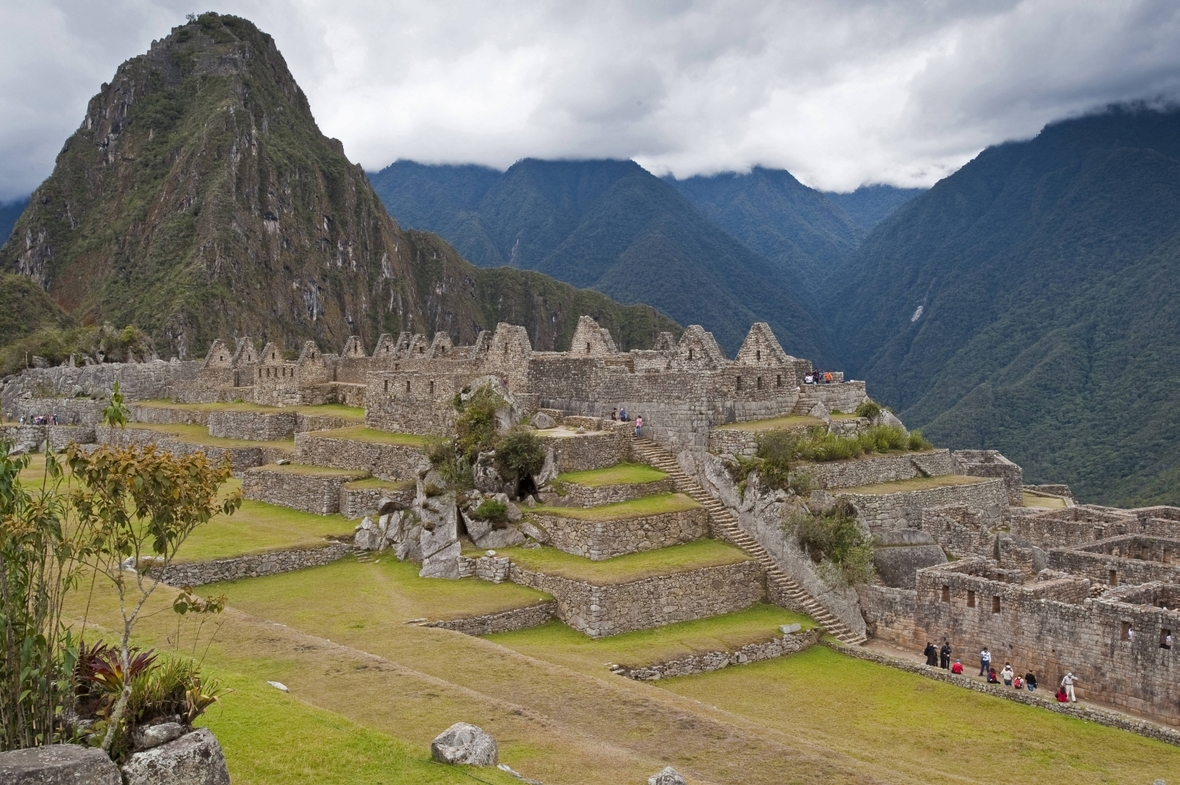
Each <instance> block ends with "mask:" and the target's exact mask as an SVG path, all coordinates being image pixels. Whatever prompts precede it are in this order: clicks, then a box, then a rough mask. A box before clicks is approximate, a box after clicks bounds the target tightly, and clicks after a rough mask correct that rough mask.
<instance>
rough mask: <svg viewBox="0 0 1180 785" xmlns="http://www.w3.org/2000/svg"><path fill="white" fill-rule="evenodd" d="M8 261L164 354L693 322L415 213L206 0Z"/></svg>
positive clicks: (640, 328)
mask: <svg viewBox="0 0 1180 785" xmlns="http://www.w3.org/2000/svg"><path fill="white" fill-rule="evenodd" d="M0 271H8V272H17V273H20V274H22V275H25V276H27V277H29V278H31V279H32V280H34V281H35V282H36V283H38V284H39V285H41V286H42V287H43V288H45V289H46V291H48V293H49V294H50V296H51V297H52V298H53V299H54V301H55V302H57V303H58V304H59V305H61V306H62V307H64V308H65V310H66V311H68V312H70V313H71V314H73V315H74V316H75V317H77V318H78V320H79V321H81V322H83V323H93V322H104V321H105V322H111V323H113V324H116V325H125V324H131V325H136V326H139V327H141V328H143V329H145V330H147V331H148V332H149V333H150V334H151V335H152V336H153V337H154V338H155V339H156V347H157V349H158V351H159V352H160V354H161V355H163V356H165V357H167V356H168V355H169V354H170V353H172V352H176V353H179V354H181V355H184V354H200V353H202V352H203V351H204V349H205V347H206V346H207V345H208V343H209V342H210V341H211V340H212V339H213V338H215V337H225V338H229V337H232V336H234V335H252V336H254V337H255V339H257V340H274V341H278V342H280V343H284V344H286V345H289V346H290V345H293V344H294V343H295V342H296V341H299V340H303V339H307V338H317V339H320V340H321V341H322V344H323V347H324V349H325V350H332V349H339V347H341V346H343V344H344V341H345V340H346V338H347V337H348V336H349V335H351V334H359V335H360V336H361V337H362V338H363V340H364V341H365V343H366V345H367V346H368V347H370V348H372V347H373V345H374V343H375V341H376V338H377V335H378V334H379V333H380V332H382V331H388V332H394V333H396V332H398V331H400V330H404V329H411V330H416V331H421V332H427V333H433V332H435V331H439V330H442V331H447V332H449V333H450V334H451V335H452V337H453V338H454V339H455V340H460V341H470V340H471V339H473V338H474V337H475V334H476V333H477V331H478V330H480V329H484V328H491V327H494V326H495V323H496V322H497V321H499V320H502V319H507V320H510V321H514V322H516V323H520V324H525V325H526V326H528V327H529V329H530V333H531V334H532V338H533V341H534V343H535V345H536V346H537V347H538V348H554V347H555V346H557V345H559V344H560V343H561V341H562V340H565V341H568V340H569V336H570V335H572V333H573V329H574V327H575V326H576V323H577V318H578V316H579V315H580V314H583V313H589V314H591V315H593V316H595V317H596V318H598V319H599V321H600V322H602V323H603V325H604V326H608V327H610V328H611V329H612V331H614V332H615V334H616V335H617V336H619V338H620V339H621V341H622V343H623V344H624V345H625V346H634V345H636V344H638V345H645V344H646V345H650V343H651V342H652V341H654V339H655V336H656V333H657V332H658V330H660V329H676V325H675V324H674V323H673V322H672V321H671V320H669V319H667V318H666V317H663V316H660V315H659V314H657V313H655V312H654V311H653V310H652V309H650V308H645V307H643V308H624V307H622V306H620V305H618V304H617V303H613V302H611V301H610V300H609V299H607V298H606V297H604V296H602V295H600V294H597V293H593V292H580V291H577V290H575V289H573V288H572V287H569V286H567V285H563V284H559V283H557V282H555V281H552V280H548V279H545V278H543V277H542V276H538V275H535V274H526V273H523V272H521V271H515V270H509V271H491V270H478V269H476V268H474V267H472V266H471V265H470V264H468V263H467V262H465V261H463V260H462V259H461V258H459V257H458V256H457V255H456V254H455V253H454V251H453V250H452V249H451V248H450V247H449V246H447V245H446V243H445V242H443V241H442V240H441V239H440V238H438V237H436V236H434V235H430V234H425V233H416V232H403V231H402V229H401V228H400V227H398V225H397V224H396V223H395V222H394V221H393V220H392V219H391V218H390V217H389V215H388V214H387V213H386V211H385V209H384V207H383V206H382V204H381V202H380V200H379V199H378V198H377V196H376V194H374V193H373V190H372V188H371V186H370V184H369V181H368V179H367V178H366V176H365V173H364V172H363V171H362V170H361V168H360V167H359V166H355V165H353V164H351V163H350V162H349V161H348V159H347V158H346V157H345V156H344V151H343V148H342V146H341V144H340V143H339V142H338V141H336V140H333V139H328V138H327V137H325V136H324V135H323V134H322V133H320V131H319V128H318V127H317V126H316V123H315V119H314V118H313V117H312V114H311V110H310V107H309V106H308V103H307V99H306V97H305V96H304V94H303V92H302V91H301V90H300V89H299V86H298V85H297V84H296V83H295V81H294V79H293V78H292V76H291V74H290V72H289V71H288V69H287V65H286V63H285V61H284V60H283V57H282V55H281V54H280V53H279V51H278V49H277V48H276V46H275V43H274V41H273V40H272V39H271V37H270V36H268V35H266V34H265V33H262V32H260V31H259V30H258V29H257V28H256V27H255V26H254V25H253V24H251V23H250V22H248V21H246V20H244V19H240V18H237V17H233V16H220V15H218V14H214V13H208V14H202V15H201V16H200V17H199V18H197V19H196V20H195V21H192V22H190V23H188V24H185V25H182V26H180V27H177V28H175V29H174V30H173V31H172V33H171V34H170V35H169V36H168V37H167V38H164V39H163V40H161V41H157V42H154V43H153V44H152V47H151V49H150V51H149V52H148V53H147V54H145V55H141V56H139V57H135V58H132V59H131V60H128V61H127V62H126V63H124V64H123V65H122V66H120V67H119V69H118V72H117V73H116V74H115V76H114V78H113V79H112V81H111V83H110V84H109V85H105V84H104V85H103V87H102V90H101V92H100V93H99V94H98V95H96V96H95V97H94V98H93V99H91V101H90V104H89V106H88V108H87V112H86V117H85V118H84V120H83V122H82V125H81V127H79V129H78V130H77V131H76V132H75V133H74V135H73V136H71V137H70V138H69V139H68V140H67V141H66V143H65V146H64V147H63V149H62V152H61V153H60V155H59V156H58V159H57V163H56V166H55V168H54V171H53V174H52V175H51V176H50V177H49V179H47V180H46V181H45V182H44V183H43V184H42V185H41V186H40V187H39V188H38V189H37V191H36V192H35V193H34V194H33V197H32V200H31V202H30V204H29V206H28V208H27V209H26V210H25V211H24V213H23V214H22V215H21V217H20V219H19V220H18V221H17V224H16V228H15V231H14V232H13V234H12V237H11V238H9V241H8V242H7V243H6V244H5V245H4V246H3V248H0Z"/></svg>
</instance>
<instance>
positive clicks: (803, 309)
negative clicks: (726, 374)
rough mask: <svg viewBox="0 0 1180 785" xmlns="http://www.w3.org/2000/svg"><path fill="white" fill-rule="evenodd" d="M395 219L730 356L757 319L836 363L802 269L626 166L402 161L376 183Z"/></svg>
mask: <svg viewBox="0 0 1180 785" xmlns="http://www.w3.org/2000/svg"><path fill="white" fill-rule="evenodd" d="M371 180H372V182H373V184H374V188H375V189H376V190H377V193H378V194H379V195H380V196H381V198H382V199H383V200H384V202H385V204H386V207H387V208H388V209H389V211H390V213H391V214H392V215H393V216H394V217H395V218H397V219H398V220H399V221H402V222H404V223H405V224H406V225H407V226H414V227H416V228H422V229H428V230H430V231H436V232H439V233H440V234H442V235H443V236H444V237H445V238H446V239H447V240H448V241H449V242H451V243H452V244H453V245H454V246H455V248H456V249H457V250H458V251H459V252H460V253H462V254H463V255H464V256H465V257H466V258H468V259H469V260H471V261H472V262H474V263H475V264H477V265H481V266H492V265H500V264H507V265H511V266H513V267H522V268H527V269H533V270H538V271H540V272H543V273H546V274H548V275H552V276H553V277H555V278H558V279H560V280H563V281H567V282H569V283H572V284H574V285H575V286H587V287H592V288H594V289H597V290H599V291H602V292H605V293H607V294H609V295H610V296H611V297H613V298H615V299H616V300H619V301H621V302H644V303H649V304H651V305H653V306H655V307H657V308H659V309H660V310H661V311H663V312H664V313H667V314H669V315H670V316H672V317H673V318H675V319H676V320H677V321H679V322H681V323H685V324H687V323H690V322H691V323H699V324H703V325H704V326H705V327H706V328H708V329H709V330H711V331H713V333H714V334H715V335H716V337H717V339H718V341H719V342H720V343H721V345H722V346H723V347H725V348H726V349H727V350H728V351H730V352H732V351H734V350H735V349H736V348H737V346H738V345H739V344H740V343H741V340H742V339H743V338H744V337H745V334H746V331H747V330H748V329H749V326H750V324H751V323H752V322H754V321H760V320H765V321H767V322H769V323H770V324H771V326H772V327H773V328H774V330H775V333H776V334H777V335H778V337H779V339H780V341H782V344H783V346H784V348H786V350H787V351H788V352H790V353H792V354H795V355H797V356H804V357H809V358H813V359H815V360H818V361H820V362H832V361H833V358H834V357H835V353H834V352H833V351H832V348H831V345H830V343H829V342H828V340H827V337H826V334H825V332H824V330H823V328H822V327H821V326H820V325H819V323H818V322H817V321H816V319H815V318H814V316H813V314H812V313H811V310H810V305H809V303H808V302H807V300H808V297H807V295H806V287H805V285H804V283H803V278H802V276H801V275H800V274H799V273H798V271H797V270H795V269H793V268H791V267H789V266H786V265H783V264H781V263H776V262H774V261H771V260H769V259H767V258H765V257H764V256H763V255H761V254H759V253H756V252H755V251H753V250H751V249H750V248H748V247H747V246H746V245H744V244H743V243H742V242H740V241H739V240H738V239H736V238H734V237H733V236H731V235H730V234H729V233H727V232H726V231H725V230H724V229H722V228H721V227H720V226H718V225H717V224H716V223H715V222H714V221H712V220H710V219H709V218H708V217H706V216H705V215H704V214H702V213H701V211H699V210H698V209H696V208H695V207H694V206H693V205H692V204H691V203H690V202H689V200H687V199H686V198H685V197H684V196H683V195H682V194H681V193H680V192H679V191H678V190H677V189H676V188H674V187H673V186H672V185H670V184H669V183H667V182H664V181H663V180H661V179H660V178H658V177H655V176H653V175H652V174H650V173H649V172H647V171H645V170H644V169H643V168H642V167H640V166H639V165H638V164H635V163H634V162H632V161H539V160H533V159H526V160H523V161H519V162H518V163H516V164H515V165H513V166H512V167H511V168H509V169H508V171H506V172H504V173H502V174H500V175H499V176H498V177H496V178H494V179H493V177H492V171H491V170H487V169H484V168H481V167H470V166H465V167H455V166H423V165H420V164H415V163H413V162H405V161H399V162H397V163H394V164H392V165H391V166H389V167H387V168H386V169H384V170H382V171H381V172H377V173H375V174H373V175H371Z"/></svg>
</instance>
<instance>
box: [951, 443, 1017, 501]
mask: <svg viewBox="0 0 1180 785" xmlns="http://www.w3.org/2000/svg"><path fill="white" fill-rule="evenodd" d="M954 472H955V473H956V474H966V475H968V476H970V477H999V478H1000V479H1002V480H1003V481H1004V487H1005V488H1007V489H1008V503H1009V504H1011V505H1012V506H1014V507H1019V506H1021V505H1022V504H1024V470H1023V469H1021V468H1020V467H1019V466H1017V465H1016V464H1014V463H1012V461H1010V460H1008V459H1007V458H1005V457H1004V456H1003V455H1001V454H1000V453H999V452H998V451H997V450H955V455H954Z"/></svg>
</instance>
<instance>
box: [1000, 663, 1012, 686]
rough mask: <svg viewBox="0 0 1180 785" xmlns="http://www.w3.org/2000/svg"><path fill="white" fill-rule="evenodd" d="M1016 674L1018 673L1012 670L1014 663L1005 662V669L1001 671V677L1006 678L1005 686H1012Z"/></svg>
mask: <svg viewBox="0 0 1180 785" xmlns="http://www.w3.org/2000/svg"><path fill="white" fill-rule="evenodd" d="M1015 675H1016V674H1015V673H1014V672H1013V670H1012V663H1010V662H1005V663H1004V670H1002V671H1000V678H1001V679H1003V680H1004V686H1005V687H1011V686H1012V677H1013V676H1015Z"/></svg>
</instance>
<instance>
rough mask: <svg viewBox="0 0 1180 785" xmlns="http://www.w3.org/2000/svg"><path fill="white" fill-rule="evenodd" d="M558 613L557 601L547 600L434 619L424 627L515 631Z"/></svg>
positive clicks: (467, 631)
mask: <svg viewBox="0 0 1180 785" xmlns="http://www.w3.org/2000/svg"><path fill="white" fill-rule="evenodd" d="M556 615H557V603H556V602H554V601H553V600H546V601H545V602H542V603H539V604H537V605H530V606H529V607H527V608H513V609H512V610H509V611H500V612H499V613H485V614H484V615H482V616H471V617H469V618H466V619H447V620H445V621H432V622H429V623H428V624H424V625H422V626H423V627H437V628H439V629H443V630H453V631H455V632H461V633H463V634H464V635H477V636H478V635H492V634H494V633H497V632H513V631H515V630H524V629H528V628H529V627H539V626H541V625H542V624H544V623H545V622H547V621H549V620H550V619H552V618H553V617H554V616H556Z"/></svg>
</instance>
